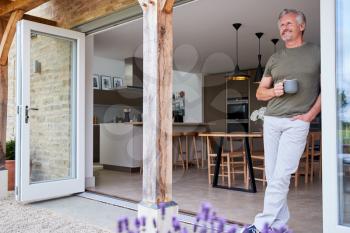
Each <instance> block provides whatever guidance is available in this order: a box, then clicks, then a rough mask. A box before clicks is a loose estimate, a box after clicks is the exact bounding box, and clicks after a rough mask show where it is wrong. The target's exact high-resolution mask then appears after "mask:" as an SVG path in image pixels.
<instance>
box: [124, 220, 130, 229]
mask: <svg viewBox="0 0 350 233" xmlns="http://www.w3.org/2000/svg"><path fill="white" fill-rule="evenodd" d="M124 224H125V229H126V230H127V231H129V219H128V217H125V218H124Z"/></svg>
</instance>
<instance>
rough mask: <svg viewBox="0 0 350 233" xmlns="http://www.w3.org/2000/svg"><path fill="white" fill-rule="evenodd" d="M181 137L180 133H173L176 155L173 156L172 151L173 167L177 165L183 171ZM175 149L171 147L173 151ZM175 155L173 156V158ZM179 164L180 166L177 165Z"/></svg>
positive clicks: (184, 167)
mask: <svg viewBox="0 0 350 233" xmlns="http://www.w3.org/2000/svg"><path fill="white" fill-rule="evenodd" d="M181 137H182V133H181V132H173V142H174V144H175V142H176V141H177V151H176V152H177V153H176V154H174V151H173V161H174V160H175V161H174V163H173V165H174V166H175V167H176V166H177V165H181V166H182V168H183V169H184V170H185V169H186V166H185V160H184V158H183V153H184V152H183V150H182V142H181ZM174 148H175V147H174V146H173V149H174ZM174 155H175V156H174ZM179 163H180V164H179Z"/></svg>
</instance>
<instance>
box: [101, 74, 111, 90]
mask: <svg viewBox="0 0 350 233" xmlns="http://www.w3.org/2000/svg"><path fill="white" fill-rule="evenodd" d="M101 86H102V90H111V89H112V80H111V77H110V76H107V75H101Z"/></svg>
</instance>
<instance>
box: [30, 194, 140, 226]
mask: <svg viewBox="0 0 350 233" xmlns="http://www.w3.org/2000/svg"><path fill="white" fill-rule="evenodd" d="M31 205H32V206H34V207H40V208H45V209H50V210H52V211H53V212H55V213H58V214H60V215H63V216H67V217H69V218H71V219H75V220H78V221H81V222H86V223H89V224H91V225H94V226H97V227H99V228H102V229H106V230H109V231H111V232H117V231H116V223H117V220H118V219H120V218H123V217H129V218H130V219H134V218H136V217H137V212H136V211H134V210H130V209H126V208H121V207H118V206H113V205H109V204H105V203H102V202H98V201H93V200H89V199H86V198H82V197H78V196H71V197H64V198H59V199H54V200H50V201H43V202H37V203H33V204H31Z"/></svg>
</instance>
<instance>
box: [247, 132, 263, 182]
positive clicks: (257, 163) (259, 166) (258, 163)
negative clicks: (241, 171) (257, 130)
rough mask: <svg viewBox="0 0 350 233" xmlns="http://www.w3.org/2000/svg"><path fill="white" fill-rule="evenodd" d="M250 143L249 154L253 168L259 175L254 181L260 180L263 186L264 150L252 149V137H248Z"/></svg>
mask: <svg viewBox="0 0 350 233" xmlns="http://www.w3.org/2000/svg"><path fill="white" fill-rule="evenodd" d="M249 145H250V154H251V158H252V162H253V170H257V171H259V172H260V174H261V177H255V180H256V181H261V182H262V184H263V187H265V186H266V183H267V180H266V173H265V155H264V151H255V150H254V141H253V138H250V139H249Z"/></svg>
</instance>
